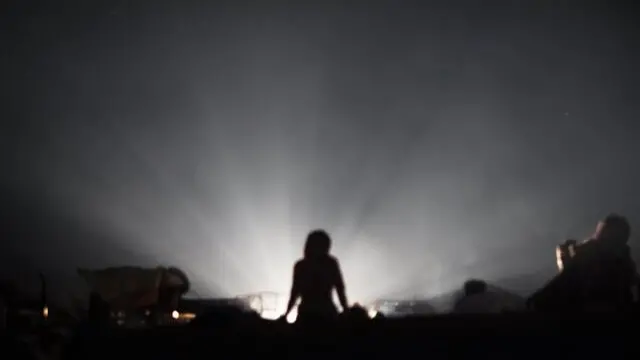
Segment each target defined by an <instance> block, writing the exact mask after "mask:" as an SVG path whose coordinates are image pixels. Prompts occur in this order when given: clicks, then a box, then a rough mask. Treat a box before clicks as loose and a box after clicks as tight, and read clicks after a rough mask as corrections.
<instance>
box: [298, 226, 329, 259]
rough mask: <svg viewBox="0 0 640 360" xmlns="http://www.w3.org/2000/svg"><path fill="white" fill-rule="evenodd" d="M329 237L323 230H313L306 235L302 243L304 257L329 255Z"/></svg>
mask: <svg viewBox="0 0 640 360" xmlns="http://www.w3.org/2000/svg"><path fill="white" fill-rule="evenodd" d="M330 249H331V237H329V234H327V232H326V231H324V230H314V231H312V232H310V233H309V235H308V236H307V242H306V243H305V245H304V257H305V258H313V257H321V256H326V255H329V250H330Z"/></svg>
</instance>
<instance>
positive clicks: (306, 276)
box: [285, 230, 348, 323]
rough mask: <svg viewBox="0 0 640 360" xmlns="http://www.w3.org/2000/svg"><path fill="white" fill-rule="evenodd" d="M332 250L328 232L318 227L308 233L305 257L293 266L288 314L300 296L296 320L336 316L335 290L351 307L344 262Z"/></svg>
mask: <svg viewBox="0 0 640 360" xmlns="http://www.w3.org/2000/svg"><path fill="white" fill-rule="evenodd" d="M330 249H331V238H330V237H329V234H327V233H326V232H325V231H323V230H315V231H313V232H311V233H310V234H309V235H308V236H307V242H306V244H305V248H304V258H303V259H302V260H299V261H298V262H297V263H296V264H295V266H294V268H293V285H292V286H291V296H290V298H289V304H288V305H287V311H286V313H285V317H286V316H287V315H288V314H289V313H290V312H291V310H293V307H294V306H295V304H296V302H297V301H298V298H300V305H298V317H297V320H296V322H301V323H309V322H314V321H326V320H331V319H335V318H336V317H337V315H338V310H337V309H336V306H335V304H334V303H333V300H332V295H333V290H334V289H335V290H336V292H337V293H338V299H339V301H340V306H341V307H342V309H343V311H344V310H346V309H348V305H347V297H346V295H345V286H344V281H343V278H342V272H341V271H340V265H339V264H338V260H337V259H336V258H334V257H333V256H331V255H330V254H329V250H330Z"/></svg>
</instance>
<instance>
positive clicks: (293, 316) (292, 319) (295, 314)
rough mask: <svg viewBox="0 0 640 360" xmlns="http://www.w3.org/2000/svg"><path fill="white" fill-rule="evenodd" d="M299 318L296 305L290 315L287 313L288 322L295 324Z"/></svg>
mask: <svg viewBox="0 0 640 360" xmlns="http://www.w3.org/2000/svg"><path fill="white" fill-rule="evenodd" d="M297 318H298V307H295V308H293V310H291V312H290V313H289V315H287V322H288V323H289V324H293V323H294V322H296V319H297Z"/></svg>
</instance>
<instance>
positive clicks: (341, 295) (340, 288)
mask: <svg viewBox="0 0 640 360" xmlns="http://www.w3.org/2000/svg"><path fill="white" fill-rule="evenodd" d="M335 288H336V292H337V293H338V301H340V306H341V307H342V311H346V310H347V309H348V308H349V304H348V303H347V294H346V291H345V286H344V279H343V278H342V270H340V264H339V263H338V261H337V260H336V261H335Z"/></svg>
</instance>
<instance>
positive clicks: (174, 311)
mask: <svg viewBox="0 0 640 360" xmlns="http://www.w3.org/2000/svg"><path fill="white" fill-rule="evenodd" d="M171 317H172V318H174V319H175V320H178V318H179V317H180V313H179V312H177V311H176V310H173V312H172V313H171Z"/></svg>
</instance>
